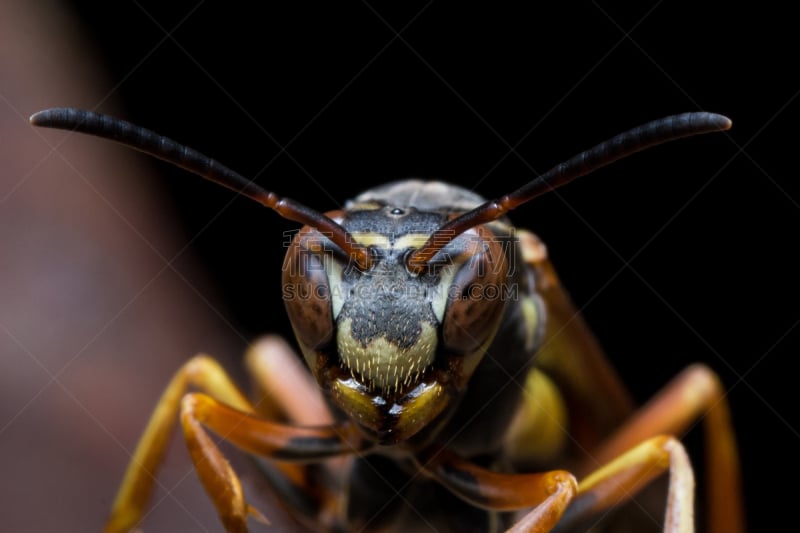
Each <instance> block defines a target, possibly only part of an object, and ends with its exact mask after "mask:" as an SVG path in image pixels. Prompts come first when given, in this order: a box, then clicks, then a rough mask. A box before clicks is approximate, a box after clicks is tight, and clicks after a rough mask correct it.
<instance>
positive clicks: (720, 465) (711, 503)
mask: <svg viewBox="0 0 800 533" xmlns="http://www.w3.org/2000/svg"><path fill="white" fill-rule="evenodd" d="M698 420H702V422H703V425H704V429H705V445H706V458H707V465H708V471H709V476H708V486H707V495H708V510H709V511H708V518H709V524H708V531H712V532H719V533H722V532H726V533H727V532H731V533H741V532H742V531H744V512H743V507H742V500H741V482H740V473H739V458H738V452H737V449H736V440H735V435H734V433H733V427H732V425H731V421H730V412H729V409H728V405H727V402H726V401H725V395H724V390H723V389H722V386H721V384H720V382H719V379H718V378H717V377H716V375H715V374H714V373H713V372H712V371H711V370H710V369H708V368H707V367H705V366H702V365H694V366H691V367H689V368H687V369H686V370H685V371H684V372H682V373H681V374H680V375H678V376H677V377H676V378H675V379H674V380H673V381H671V382H670V383H669V384H668V385H667V386H666V387H665V388H664V389H663V390H662V391H661V392H660V393H659V394H658V395H656V396H655V397H654V398H653V399H652V400H651V401H650V402H649V403H647V404H646V405H644V406H643V407H642V408H641V409H640V410H639V411H637V412H636V414H635V415H634V416H633V417H632V418H631V419H630V420H629V421H628V422H627V423H626V424H625V425H624V426H622V427H621V428H620V429H619V430H618V431H617V432H616V433H615V434H614V435H612V436H611V437H610V438H609V439H608V440H607V441H605V443H604V444H603V445H602V446H600V448H598V449H597V450H595V451H593V453H592V458H591V464H589V463H588V462H587V463H586V464H584V465H583V466H582V468H579V469H578V475H579V476H581V475H582V473H583V472H588V471H591V470H592V469H594V468H596V465H598V464H601V465H602V464H606V463H610V464H615V463H616V462H617V461H618V460H622V463H620V464H618V466H617V467H611V470H610V471H611V472H613V471H621V470H624V469H625V467H624V465H625V462H626V461H631V460H632V461H634V462H636V461H637V459H636V457H635V455H634V457H632V458H631V457H628V456H629V454H630V453H633V452H626V453H624V455H622V456H620V454H623V452H625V450H629V449H631V448H633V447H634V446H636V445H637V443H641V442H645V444H646V445H647V446H648V447H650V448H652V449H650V450H649V451H645V452H642V453H652V454H654V455H653V458H652V459H647V460H645V461H644V463H649V464H651V465H652V467H653V471H654V472H655V471H658V472H662V471H663V468H661V466H662V464H663V462H662V461H663V460H665V459H666V457H667V456H668V457H669V459H670V463H671V464H670V467H669V468H670V472H671V475H672V478H671V482H670V485H671V488H670V501H669V502H668V504H667V523H670V521H671V520H672V519H671V518H670V515H671V514H675V513H677V514H681V513H682V514H686V513H688V510H687V511H683V510H680V508H684V507H686V506H688V505H689V503H690V500H687V499H685V498H684V496H683V495H682V491H688V490H689V489H690V486H689V481H688V479H689V473H690V472H691V467H690V466H689V463H688V460H686V461H684V460H683V459H680V460H679V459H677V458H676V456H675V455H674V454H675V453H678V452H675V450H676V449H677V445H676V443H677V441H674V440H673V439H667V438H666V437H658V438H655V439H653V437H654V436H657V435H664V434H666V435H682V434H684V433H685V432H686V431H687V430H688V429H689V428H690V427H691V426H692V425H693V424H694V423H696V422H697V421H698ZM648 439H650V440H648ZM664 439H666V440H664ZM648 443H650V444H648ZM659 448H661V449H663V450H664V451H665V452H668V454H667V455H664V454H663V453H662V452H659V451H658V449H659ZM636 449H639V448H638V447H637V448H634V450H636ZM637 453H639V452H637ZM680 453H681V454H682V453H683V452H682V447H681V452H680ZM616 457H619V459H618V460H617V459H614V458H616ZM623 457H627V459H623ZM684 463H685V464H686V466H684ZM608 469H609V466H606V467H602V468H601V469H600V470H599V471H597V472H595V473H594V474H592V475H590V476H589V477H587V478H585V479H583V480H582V481H581V483H580V485H579V492H580V493H581V495H580V496H579V497H578V500H579V501H580V500H583V499H585V498H584V496H583V494H584V493H587V494H589V493H591V497H592V498H594V497H596V496H597V495H598V493H599V492H602V491H605V490H606V489H602V491H601V490H600V489H595V488H592V487H595V481H594V480H596V479H598V475H600V474H599V473H601V472H606V474H605V475H604V476H603V475H601V477H606V478H613V475H609V474H608V472H609V470H608ZM686 470H688V472H689V473H684V471H686ZM643 473H644V472H643ZM648 475H649V474H648ZM676 476H677V477H676ZM616 477H617V478H619V476H616ZM681 480H682V481H681ZM673 482H675V483H681V486H682V487H683V488H681V489H677V488H676V489H675V490H676V491H677V492H675V493H673V489H672V484H673ZM625 490H628V489H625ZM612 492H613V491H612ZM679 493H680V494H681V495H680V498H679ZM615 497H616V496H613V497H611V496H610V497H609V498H607V499H606V500H605V501H607V502H608V505H613V503H614V498H615ZM673 499H679V500H683V502H684V503H679V502H674V501H673ZM593 507H594V506H593ZM579 510H580V505H577V502H576V506H575V510H574V511H573V510H572V509H571V510H570V511H569V513H568V514H570V515H571V514H573V513H574V512H575V513H577V512H578V511H579ZM586 511H589V509H588V508H587V509H586ZM581 512H583V510H581ZM673 531H683V529H673Z"/></svg>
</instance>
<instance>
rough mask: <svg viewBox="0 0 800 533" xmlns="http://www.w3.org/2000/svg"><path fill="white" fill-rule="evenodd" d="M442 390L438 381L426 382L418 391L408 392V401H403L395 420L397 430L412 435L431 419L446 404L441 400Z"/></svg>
mask: <svg viewBox="0 0 800 533" xmlns="http://www.w3.org/2000/svg"><path fill="white" fill-rule="evenodd" d="M442 395H443V390H442V386H441V385H440V384H439V383H436V382H434V383H430V384H426V385H424V386H423V387H421V389H420V390H419V391H414V392H413V393H412V394H409V396H408V398H409V399H408V401H406V402H404V403H403V407H402V409H401V410H400V413H399V418H398V421H397V426H396V428H397V431H398V432H399V433H402V434H408V435H413V434H415V433H417V431H419V430H420V429H421V427H422V426H425V425H427V424H429V423H430V421H431V420H433V419H434V418H435V417H436V415H438V414H439V413H441V412H442V410H443V409H444V408H445V407H446V406H447V404H448V402H447V401H442Z"/></svg>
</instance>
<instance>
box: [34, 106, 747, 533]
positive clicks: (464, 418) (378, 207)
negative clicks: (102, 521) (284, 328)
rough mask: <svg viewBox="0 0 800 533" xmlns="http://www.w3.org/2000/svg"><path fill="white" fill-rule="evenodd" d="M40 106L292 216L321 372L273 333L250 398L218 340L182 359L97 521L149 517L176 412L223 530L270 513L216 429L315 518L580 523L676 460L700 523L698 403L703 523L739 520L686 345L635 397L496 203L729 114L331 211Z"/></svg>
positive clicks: (291, 261)
mask: <svg viewBox="0 0 800 533" xmlns="http://www.w3.org/2000/svg"><path fill="white" fill-rule="evenodd" d="M32 122H33V123H34V124H36V125H41V126H49V127H59V128H66V129H75V130H78V131H81V132H85V133H90V134H94V135H99V136H102V137H106V138H111V139H114V140H117V141H119V142H122V143H124V144H126V145H129V146H131V147H133V148H136V149H138V150H141V151H144V152H146V153H149V154H151V155H154V156H156V157H159V158H161V159H165V160H167V161H169V162H171V163H174V164H176V165H178V166H181V167H183V168H186V169H188V170H189V171H191V172H194V173H196V174H199V175H201V176H203V177H205V178H207V179H210V180H212V181H216V182H218V183H220V184H222V185H224V186H226V187H228V188H231V189H234V190H235V191H237V192H238V193H239V194H243V195H245V196H248V197H249V198H252V199H254V200H256V201H258V202H260V203H262V204H263V205H265V206H267V207H269V208H271V209H273V210H275V211H277V212H278V213H279V214H280V215H281V216H283V217H285V218H289V219H291V220H294V221H297V222H300V223H302V224H303V227H302V228H301V229H300V230H299V231H298V233H297V234H296V235H295V237H294V239H293V240H292V243H291V245H290V246H289V249H288V252H287V255H286V259H285V262H284V268H283V288H284V303H285V306H286V310H287V312H288V315H289V317H290V319H291V322H292V327H293V330H294V333H295V336H296V339H297V343H298V345H299V347H300V350H301V352H302V356H303V359H304V360H305V366H306V368H307V370H308V371H310V374H311V376H313V380H312V379H309V378H308V375H307V374H304V373H303V371H302V369H301V368H300V366H299V363H298V360H299V359H298V358H297V357H296V356H294V355H293V354H292V353H291V352H290V351H289V350H287V349H286V348H285V347H284V346H283V345H282V344H281V343H279V342H277V341H275V340H271V341H267V342H264V343H260V344H258V345H255V346H254V347H253V349H252V350H251V351H250V353H249V354H248V356H247V362H248V365H249V366H250V369H251V371H252V373H253V374H254V376H255V377H256V382H257V383H258V385H259V386H260V389H261V391H262V393H263V394H262V396H261V397H260V398H259V399H258V400H256V401H250V400H248V399H247V398H245V396H244V395H243V394H241V393H240V392H239V391H238V389H237V387H236V386H235V385H234V384H233V383H232V382H231V380H230V379H229V378H228V377H227V375H226V374H225V372H224V371H223V370H222V369H221V368H220V367H219V366H218V365H217V364H216V363H215V362H214V361H213V360H212V359H210V358H208V357H205V356H198V357H195V358H193V359H192V360H190V361H189V362H188V363H187V364H186V365H184V367H183V368H181V369H180V370H179V371H178V373H177V374H176V375H175V377H174V378H173V380H172V381H171V382H170V384H169V385H168V386H167V390H166V391H165V393H164V395H163V397H162V399H161V400H160V402H159V404H158V407H157V409H156V411H155V413H154V414H153V417H152V418H151V421H150V423H149V425H148V427H147V429H146V431H145V433H144V435H143V437H142V439H141V441H140V443H139V446H138V448H137V451H136V453H135V456H134V457H133V459H132V461H131V464H130V466H129V468H128V471H127V473H126V476H125V479H124V480H123V483H122V486H121V488H120V491H119V493H118V496H117V500H116V502H115V504H114V508H113V510H112V516H111V518H110V520H109V523H108V530H109V531H126V530H129V529H130V528H132V527H135V526H136V525H137V523H138V522H139V520H140V519H141V517H142V515H143V513H144V510H145V507H146V504H147V501H148V497H149V494H150V490H151V488H152V484H153V481H152V472H154V471H155V470H156V468H157V467H158V465H159V463H160V462H161V459H162V456H163V452H164V449H165V442H166V440H167V436H168V435H169V433H170V431H171V427H172V426H173V425H174V422H175V420H177V419H180V421H181V426H182V429H183V433H184V437H185V439H186V443H187V446H188V448H189V451H190V454H191V456H192V460H193V462H194V465H195V467H196V470H197V473H198V475H199V477H200V479H201V481H202V482H203V484H204V486H205V488H206V491H207V493H208V495H209V497H210V499H211V500H212V502H213V503H214V505H215V506H216V508H217V511H218V513H219V515H220V519H221V520H222V522H223V524H224V526H225V528H226V529H227V530H228V531H245V530H247V527H248V525H247V517H248V515H252V516H254V517H256V518H263V517H262V516H261V514H260V513H259V512H258V511H257V510H255V509H254V508H253V507H251V506H250V505H248V504H247V501H246V498H245V496H244V494H243V491H242V487H241V484H240V482H239V479H238V477H237V475H236V474H235V473H234V472H233V470H232V469H231V467H230V466H229V465H228V463H227V461H226V460H225V458H224V457H223V456H222V454H221V452H220V451H219V449H218V448H217V446H216V444H215V443H214V440H213V439H212V438H211V437H210V435H209V433H208V430H210V431H212V432H214V433H216V434H217V435H219V436H221V437H222V438H223V439H226V440H228V441H230V442H232V443H233V444H234V445H236V446H238V447H239V448H241V449H243V450H245V451H247V452H249V453H251V454H253V455H254V456H256V457H258V458H261V459H267V460H268V461H261V462H260V464H262V466H263V470H264V473H265V474H266V475H267V477H268V478H269V479H270V480H271V481H272V484H273V486H274V487H275V490H276V493H277V494H278V495H279V496H280V498H281V500H282V501H283V502H284V503H285V504H286V505H287V507H289V508H290V509H291V510H292V511H293V513H294V514H295V515H296V516H298V517H299V519H300V520H302V521H304V522H307V523H309V524H313V525H314V527H316V528H323V529H327V530H332V531H339V530H357V531H373V530H375V531H384V530H390V529H395V530H398V531H409V530H435V531H445V530H453V531H467V530H474V531H497V530H502V529H506V528H509V527H510V528H512V529H513V530H514V531H537V532H538V531H541V532H544V531H551V530H553V529H554V528H559V531H561V530H573V529H578V528H581V527H585V526H586V525H587V524H588V525H592V521H593V520H594V518H595V517H597V516H598V515H601V514H603V513H607V511H608V510H610V509H612V508H614V507H616V506H618V505H619V504H620V503H621V502H624V501H629V500H631V499H633V498H634V497H635V495H636V494H637V493H638V492H639V491H640V489H642V488H643V487H644V486H645V485H647V484H649V483H650V481H652V480H653V479H654V478H656V477H659V476H660V475H661V474H664V473H668V474H669V488H668V494H667V497H666V501H667V503H666V512H665V513H664V514H663V529H664V530H665V531H670V532H678V531H681V532H683V531H692V530H693V527H694V519H693V492H694V487H693V474H692V469H691V466H690V464H689V461H688V458H687V457H686V454H685V451H684V450H683V447H682V446H681V444H680V442H679V441H678V440H677V439H676V438H675V437H673V435H680V434H682V433H683V432H684V431H685V430H686V429H687V428H688V427H689V426H690V425H692V424H693V423H694V422H695V421H696V420H698V419H699V418H703V420H704V424H705V425H706V435H707V443H708V445H709V447H708V450H709V453H708V464H709V468H710V475H709V490H708V499H709V519H710V524H711V526H712V530H713V531H719V532H721V531H741V530H742V528H743V525H742V519H741V516H740V514H739V513H740V507H741V506H740V505H739V504H738V502H739V500H738V499H739V489H738V466H737V465H738V459H737V457H736V450H735V444H734V438H733V433H732V429H731V426H730V421H729V416H728V411H727V406H726V404H725V402H724V393H723V391H722V389H721V386H720V384H719V382H718V380H717V379H716V378H715V376H714V375H713V374H712V373H711V371H710V370H708V369H706V368H705V367H699V366H698V367H692V368H690V369H688V370H687V371H686V372H685V373H683V374H682V375H680V376H678V377H677V378H675V379H674V380H673V381H672V382H671V383H670V384H668V385H667V386H666V387H665V389H664V390H663V392H661V393H660V394H659V395H657V396H656V397H655V398H654V399H653V401H652V402H650V403H649V404H647V405H646V406H645V407H643V408H642V409H640V410H639V411H635V412H634V409H633V406H632V405H631V403H630V401H629V399H628V397H627V394H626V393H625V390H624V387H623V386H622V384H621V383H620V382H619V380H618V378H617V377H616V375H615V373H614V372H613V370H612V369H611V367H610V366H609V365H608V364H607V362H606V361H605V359H604V357H603V355H602V353H601V351H600V348H599V347H598V345H597V342H596V341H595V340H594V337H593V336H592V335H591V333H590V332H589V330H588V328H587V327H586V326H585V325H584V323H583V321H582V320H581V318H580V316H579V315H578V314H577V313H576V312H575V310H574V308H573V307H572V304H571V303H570V301H569V298H568V297H567V296H566V293H565V291H564V290H563V289H562V288H561V286H560V284H559V282H558V279H557V277H556V275H555V273H554V270H553V269H552V266H551V265H550V262H549V260H548V258H547V254H546V251H545V248H544V246H543V245H542V243H541V242H539V240H538V239H537V238H536V237H535V236H534V235H533V234H531V233H529V232H526V231H524V230H518V229H515V228H514V227H513V226H512V225H511V223H510V222H509V221H508V219H507V218H505V214H506V213H507V212H508V211H511V210H513V209H515V208H517V207H518V206H520V205H522V204H524V203H526V202H528V201H530V200H532V199H533V198H535V197H536V196H538V195H540V194H543V193H545V192H547V191H549V190H551V189H553V188H554V187H557V186H560V185H563V184H565V183H567V182H569V181H571V180H572V179H574V178H576V177H578V176H581V175H584V174H587V173H589V172H591V171H593V170H595V169H596V168H599V167H601V166H603V165H606V164H608V163H610V162H612V161H614V160H616V159H619V158H621V157H625V156H627V155H629V154H631V153H633V152H635V151H638V150H641V149H644V148H647V147H650V146H653V145H655V144H659V143H662V142H666V141H670V140H674V139H677V138H680V137H684V136H687V135H693V134H698V133H705V132H710V131H718V130H722V129H727V128H728V127H729V126H730V122H729V121H728V120H727V119H726V118H724V117H721V116H719V115H713V114H709V113H687V114H684V115H677V116H674V117H667V118H666V119H662V120H660V121H654V122H652V123H649V124H646V125H644V126H641V127H639V128H635V129H633V130H630V131H629V132H626V133H623V134H621V135H618V136H617V137H615V138H613V139H612V140H610V141H607V142H605V143H602V144H600V145H598V146H596V147H595V148H592V149H591V150H588V151H586V152H583V153H582V154H579V155H578V156H576V157H574V158H572V159H570V160H569V161H567V162H565V163H562V164H560V165H558V166H556V167H554V168H553V169H552V170H550V171H549V172H547V173H545V174H543V175H542V176H539V177H538V178H536V179H534V180H532V181H530V182H529V183H527V184H525V185H523V186H522V187H521V188H520V189H518V190H516V191H514V192H512V193H510V194H507V195H505V196H502V197H500V198H498V199H497V200H492V201H486V200H485V199H483V198H481V197H480V196H478V195H477V194H475V193H473V192H471V191H468V190H466V189H463V188H461V187H457V186H454V185H447V184H444V183H441V182H423V181H419V180H407V181H400V182H396V183H392V184H389V185H385V186H382V187H377V188H374V189H371V190H369V191H367V192H365V193H363V194H361V195H359V196H358V197H357V198H355V199H354V200H352V201H351V202H349V203H348V204H347V205H346V206H345V207H344V208H343V209H341V210H337V211H330V212H328V213H325V214H322V213H319V212H317V211H314V210H312V209H310V208H307V207H305V206H303V205H301V204H299V203H297V202H294V201H292V200H289V199H286V198H281V197H279V196H277V195H276V194H274V193H272V192H269V191H266V190H264V189H261V188H260V187H259V186H257V185H255V184H253V183H252V182H250V181H249V180H246V179H245V178H243V177H241V176H240V175H238V174H236V173H235V172H233V171H231V170H229V169H227V168H226V167H224V166H222V165H220V164H219V163H217V162H216V161H214V160H211V159H209V158H207V157H205V156H203V155H202V154H199V153H198V152H195V151H193V150H191V149H188V148H186V147H183V146H181V145H179V144H177V143H175V142H174V141H171V140H169V139H167V138H165V137H161V136H158V135H156V134H154V133H152V132H150V131H149V130H144V129H143V128H138V127H136V126H133V125H131V124H128V123H126V122H122V121H119V120H117V119H112V118H110V117H106V116H103V115H98V114H95V113H90V112H85V111H77V110H72V109H53V110H48V111H43V112H40V113H37V114H36V115H34V116H33V117H32ZM190 389H197V391H196V392H190ZM731 506H733V509H734V510H733V512H732V511H731ZM655 522H656V523H660V522H661V519H658V520H655ZM659 527H661V526H660V525H659Z"/></svg>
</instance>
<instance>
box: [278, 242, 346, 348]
mask: <svg viewBox="0 0 800 533" xmlns="http://www.w3.org/2000/svg"><path fill="white" fill-rule="evenodd" d="M306 229H307V228H304V229H303V230H302V231H301V232H300V233H299V234H298V235H297V237H295V239H294V241H293V242H292V245H291V246H290V247H289V250H288V252H287V253H286V259H285V261H284V263H283V302H284V304H285V305H286V312H287V314H288V315H289V319H290V320H291V322H292V327H293V328H294V331H295V335H296V336H297V339H298V340H299V341H300V342H301V343H303V344H304V345H305V346H306V347H307V348H311V349H315V348H319V347H321V346H324V345H325V344H327V343H328V342H330V340H331V339H332V338H333V329H334V326H333V314H332V310H331V291H330V285H329V282H328V273H327V271H326V269H325V264H324V261H323V256H322V254H323V253H324V252H323V251H320V249H319V248H320V247H319V246H317V245H315V242H314V241H315V240H316V241H317V243H318V242H319V239H320V237H319V236H318V235H317V236H315V235H313V234H312V233H311V232H312V231H313V230H310V228H309V229H308V231H306Z"/></svg>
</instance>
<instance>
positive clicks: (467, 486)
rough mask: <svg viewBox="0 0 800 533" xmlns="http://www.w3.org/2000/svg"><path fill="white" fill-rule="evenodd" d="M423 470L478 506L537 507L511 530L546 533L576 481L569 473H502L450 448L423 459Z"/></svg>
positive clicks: (571, 494)
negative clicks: (477, 463) (474, 462)
mask: <svg viewBox="0 0 800 533" xmlns="http://www.w3.org/2000/svg"><path fill="white" fill-rule="evenodd" d="M420 463H421V464H420V466H421V467H422V469H423V470H424V471H425V472H426V473H427V474H429V475H431V476H432V477H433V478H434V479H436V480H437V481H438V482H439V483H441V484H442V485H444V486H445V487H447V488H448V489H449V490H450V491H451V492H453V493H454V494H456V495H457V496H458V497H460V498H461V499H463V500H465V501H467V502H469V503H471V504H472V505H474V506H476V507H480V508H483V509H489V510H494V511H513V510H517V509H522V508H525V507H531V506H535V508H534V509H533V511H531V512H530V513H528V514H527V515H526V516H525V517H523V519H522V520H521V521H520V522H519V523H518V524H517V525H515V526H514V527H513V528H512V529H511V531H514V532H523V531H527V532H531V533H546V532H547V531H550V530H551V529H553V527H554V526H555V525H556V524H557V523H558V521H559V520H560V518H561V515H562V514H563V513H564V510H565V509H566V508H567V505H569V502H570V500H572V498H573V497H574V496H575V494H576V493H577V487H578V486H577V483H576V481H575V478H574V477H573V476H572V474H570V473H569V472H565V471H563V470H554V471H551V472H544V473H536V474H502V473H497V472H492V471H491V470H487V469H485V468H481V467H479V466H477V465H475V464H473V463H471V462H469V461H467V460H464V459H462V458H461V457H459V456H457V455H456V454H454V453H452V452H449V451H447V450H436V451H435V452H431V453H430V454H428V455H426V457H425V458H424V459H420Z"/></svg>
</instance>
